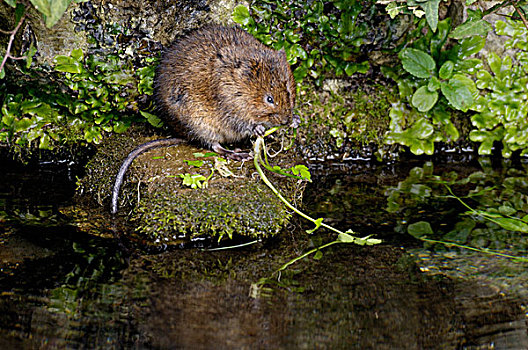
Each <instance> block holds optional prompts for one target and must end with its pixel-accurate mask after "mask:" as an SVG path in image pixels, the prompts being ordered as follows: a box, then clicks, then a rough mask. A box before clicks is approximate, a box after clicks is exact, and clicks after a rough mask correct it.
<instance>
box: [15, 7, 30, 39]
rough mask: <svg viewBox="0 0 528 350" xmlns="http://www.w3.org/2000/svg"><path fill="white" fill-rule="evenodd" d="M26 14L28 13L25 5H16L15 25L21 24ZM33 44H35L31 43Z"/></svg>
mask: <svg viewBox="0 0 528 350" xmlns="http://www.w3.org/2000/svg"><path fill="white" fill-rule="evenodd" d="M25 12H26V6H24V4H22V3H18V4H16V9H15V23H18V22H20V19H22V16H23V15H24V13H25ZM31 44H33V43H31Z"/></svg>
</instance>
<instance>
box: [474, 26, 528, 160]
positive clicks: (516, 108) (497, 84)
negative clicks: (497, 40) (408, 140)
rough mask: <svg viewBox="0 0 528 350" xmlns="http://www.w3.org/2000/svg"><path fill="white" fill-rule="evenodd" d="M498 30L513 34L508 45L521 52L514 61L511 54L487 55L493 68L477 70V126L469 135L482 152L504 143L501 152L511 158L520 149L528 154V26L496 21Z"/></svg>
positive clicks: (475, 124)
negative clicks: (478, 91) (478, 93)
mask: <svg viewBox="0 0 528 350" xmlns="http://www.w3.org/2000/svg"><path fill="white" fill-rule="evenodd" d="M495 31H496V33H497V34H499V35H506V36H510V37H511V39H510V40H508V41H507V42H506V43H505V47H504V48H505V49H515V50H518V51H519V53H518V54H517V55H516V57H515V62H514V60H513V59H512V58H511V57H510V56H504V57H502V58H501V57H499V56H498V55H497V54H495V53H494V52H491V53H490V54H489V55H488V59H487V61H488V66H489V67H490V70H491V71H488V70H484V69H481V70H479V71H478V72H477V74H476V77H477V84H476V85H477V88H478V89H479V90H480V95H479V96H478V98H477V99H476V103H475V105H474V106H473V107H472V109H473V110H474V111H476V112H477V113H476V114H474V115H473V116H471V122H472V124H473V126H474V127H475V129H474V130H472V131H471V133H470V135H469V138H470V139H471V140H472V141H475V142H480V147H479V150H478V152H479V154H481V155H489V154H491V151H492V147H493V144H494V142H501V143H502V155H503V156H504V157H506V158H509V157H510V156H511V155H512V152H514V151H517V150H520V154H521V155H522V156H524V155H527V154H528V103H527V101H528V28H527V27H526V26H524V24H523V23H522V22H521V21H513V20H509V21H507V22H503V21H497V22H496V24H495Z"/></svg>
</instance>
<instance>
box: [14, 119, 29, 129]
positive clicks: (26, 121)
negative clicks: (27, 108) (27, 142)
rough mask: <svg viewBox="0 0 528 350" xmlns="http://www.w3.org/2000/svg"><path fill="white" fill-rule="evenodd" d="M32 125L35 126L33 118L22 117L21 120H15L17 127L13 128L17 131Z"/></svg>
mask: <svg viewBox="0 0 528 350" xmlns="http://www.w3.org/2000/svg"><path fill="white" fill-rule="evenodd" d="M31 126H33V120H31V119H29V118H22V119H20V120H17V121H15V127H14V129H13V130H14V131H15V132H20V131H26V130H28V129H29V128H30V127H31Z"/></svg>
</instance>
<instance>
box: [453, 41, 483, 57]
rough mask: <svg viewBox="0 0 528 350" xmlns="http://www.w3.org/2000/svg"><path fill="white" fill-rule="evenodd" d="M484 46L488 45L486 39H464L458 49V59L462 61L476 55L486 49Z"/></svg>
mask: <svg viewBox="0 0 528 350" xmlns="http://www.w3.org/2000/svg"><path fill="white" fill-rule="evenodd" d="M484 45H486V38H482V37H480V36H473V37H470V38H465V39H462V40H461V41H460V45H459V47H458V53H457V58H458V59H459V60H460V59H463V58H466V57H468V56H471V55H474V54H476V53H478V52H480V51H481V50H482V49H483V48H484Z"/></svg>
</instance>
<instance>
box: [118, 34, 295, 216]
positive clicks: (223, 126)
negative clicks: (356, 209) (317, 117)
mask: <svg viewBox="0 0 528 350" xmlns="http://www.w3.org/2000/svg"><path fill="white" fill-rule="evenodd" d="M154 95H155V99H156V102H157V105H158V108H159V111H160V114H161V115H160V116H161V118H162V119H163V120H164V121H165V122H166V123H167V124H168V125H169V126H171V127H172V128H173V129H174V130H180V129H181V128H182V127H183V128H184V130H185V132H186V134H187V137H188V139H189V140H197V141H199V142H200V143H202V144H203V145H204V146H206V147H209V148H211V149H213V150H214V151H215V152H217V153H219V154H223V155H225V156H227V157H229V158H233V159H237V160H243V159H248V158H249V157H250V156H249V154H247V153H238V152H234V151H230V150H227V149H225V148H224V147H222V145H221V143H231V142H238V141H241V140H244V139H246V138H248V137H250V136H254V135H263V133H264V131H265V130H266V129H267V128H268V127H271V126H276V125H286V124H289V123H291V124H292V125H293V126H297V125H298V123H299V118H298V117H294V116H293V107H294V103H295V81H294V79H293V75H292V73H291V70H290V66H289V65H288V62H287V61H286V55H285V53H284V51H275V50H272V49H270V48H268V47H266V46H264V45H263V44H261V43H260V42H258V41H257V40H256V39H255V38H254V37H252V36H251V35H249V34H248V33H246V32H244V31H243V30H242V29H239V28H236V27H234V28H227V27H221V26H209V27H205V28H202V29H199V30H196V31H194V32H191V33H190V34H188V35H187V36H184V37H182V38H181V39H179V40H178V41H177V42H176V43H175V44H173V46H171V47H170V48H169V49H168V50H166V51H165V53H164V55H163V57H162V59H161V62H160V64H159V66H158V69H157V71H156V77H155V80H154ZM180 141H181V140H179V139H168V140H157V141H151V142H149V143H146V144H143V145H141V146H139V147H138V148H136V149H135V150H134V151H132V152H131V153H130V154H129V156H128V157H127V159H126V160H125V162H124V163H123V165H122V166H121V169H120V170H119V173H118V176H117V178H116V182H115V184H114V190H113V198H112V213H116V212H117V197H118V194H119V188H120V186H121V183H122V182H123V177H124V173H125V172H126V169H127V168H128V166H129V165H130V163H131V162H132V160H133V159H134V158H135V157H137V156H138V155H139V154H140V153H142V152H144V151H146V150H148V149H150V148H154V147H160V146H167V145H170V144H177V143H179V142H180Z"/></svg>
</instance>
